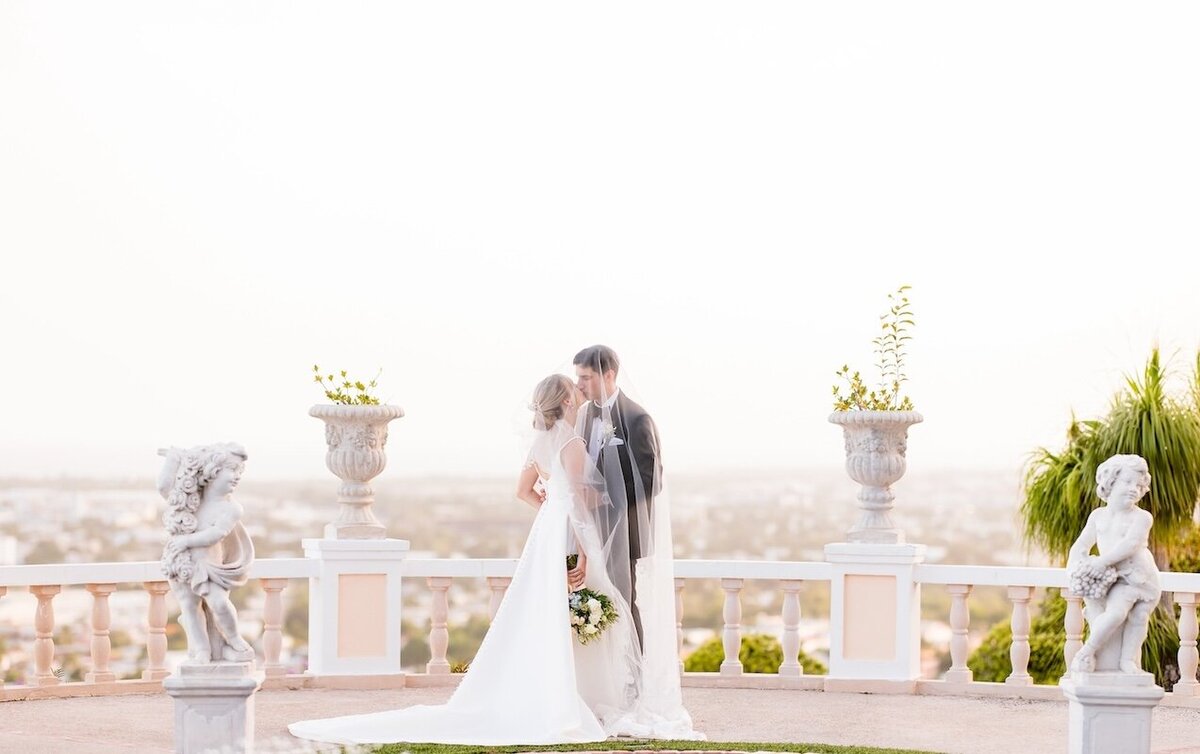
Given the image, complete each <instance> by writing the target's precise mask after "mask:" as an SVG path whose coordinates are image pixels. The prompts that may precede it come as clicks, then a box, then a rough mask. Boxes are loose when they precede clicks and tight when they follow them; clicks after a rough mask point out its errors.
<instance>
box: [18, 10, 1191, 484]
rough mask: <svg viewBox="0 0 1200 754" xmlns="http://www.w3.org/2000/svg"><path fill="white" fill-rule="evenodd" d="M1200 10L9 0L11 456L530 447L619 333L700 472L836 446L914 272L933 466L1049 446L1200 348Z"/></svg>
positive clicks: (396, 472)
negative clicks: (1146, 374)
mask: <svg viewBox="0 0 1200 754" xmlns="http://www.w3.org/2000/svg"><path fill="white" fill-rule="evenodd" d="M1197 21H1200V7H1197V6H1194V5H1187V4H1170V3H1168V4H1166V5H1156V6H1153V7H1145V8H1139V10H1138V12H1136V13H1124V12H1121V10H1120V9H1116V8H1103V7H1097V6H1094V5H1091V4H1083V3H1079V4H1061V5H1060V4H1055V5H1052V6H1047V5H1045V4H1040V3H1012V4H1007V5H1005V6H1004V7H1003V8H993V7H985V6H978V7H977V6H969V5H968V6H963V5H961V4H944V3H923V4H907V5H903V6H898V5H892V4H884V3H878V4H867V5H865V6H862V7H859V6H847V5H844V4H836V5H835V4H826V5H796V4H791V3H764V4H756V5H754V6H741V5H739V6H733V5H723V4H713V3H665V4H655V5H652V6H646V5H644V4H621V3H617V4H612V5H607V6H605V7H604V8H603V9H593V8H587V7H583V6H570V5H562V4H547V3H530V4H516V5H505V6H496V5H492V4H486V3H466V4H461V5H460V4H455V5H453V6H448V5H434V6H398V5H395V4H388V3H373V2H367V3H363V4H360V5H356V6H354V7H353V8H339V9H338V10H337V11H336V13H331V12H330V10H329V8H327V7H325V6H320V5H316V4H312V3H293V4H287V5H282V6H276V5H251V6H245V5H243V4H237V3H211V4H205V5H203V6H188V5H177V4H164V3H151V2H120V3H115V4H104V5H95V4H89V3H84V2H78V1H77V2H64V3H55V4H44V3H37V2H29V1H24V0H14V1H13V2H8V3H5V4H4V5H2V6H0V116H2V117H0V251H2V253H3V258H4V262H5V264H4V271H5V282H6V283H7V285H6V286H5V293H4V295H3V297H2V298H0V318H2V321H3V323H4V329H3V341H2V343H3V350H2V351H0V354H2V355H3V360H2V362H0V363H2V364H3V368H2V369H0V395H3V396H5V397H6V398H7V404H8V405H7V406H6V410H5V412H4V418H3V421H2V422H0V478H9V479H11V478H18V477H19V478H54V477H58V476H61V475H67V476H69V477H72V478H84V477H90V478H115V477H136V478H148V477H152V476H153V475H154V474H155V472H156V470H157V466H158V458H157V456H156V455H155V451H156V449H157V448H159V447H162V446H164V445H194V444H202V443H209V442H215V441H225V440H235V441H238V442H241V443H243V444H244V445H245V446H246V447H247V449H248V451H249V454H250V461H249V464H248V467H247V479H255V478H256V479H325V478H328V477H329V472H327V471H326V470H325V468H324V435H323V431H322V427H321V424H320V422H319V421H318V420H316V419H313V418H311V417H309V416H308V409H309V407H310V406H312V405H314V404H317V403H320V402H322V401H323V400H324V399H323V396H322V395H321V393H320V390H319V388H318V386H316V385H315V384H313V383H312V382H311V375H312V371H311V370H312V365H313V364H314V363H318V364H320V365H321V366H322V368H323V370H334V371H336V370H340V369H347V370H349V371H350V372H351V374H352V375H354V376H358V377H360V378H363V379H366V378H370V377H371V376H372V375H374V374H375V372H376V370H377V369H380V368H382V373H381V374H380V377H379V390H378V393H379V395H380V396H381V397H382V398H384V399H385V400H386V401H388V402H391V403H394V404H396V405H399V406H401V407H402V408H403V409H404V411H405V413H406V414H407V415H406V416H405V417H404V418H402V419H399V420H397V421H395V422H393V423H392V425H391V434H390V441H389V445H388V456H389V461H388V468H387V470H386V471H385V472H384V474H383V476H382V477H381V479H388V478H412V477H428V476H453V475H463V476H486V477H493V476H502V475H506V474H512V473H515V472H516V470H517V469H519V468H520V465H521V461H522V459H523V457H524V451H523V449H522V444H523V442H524V437H525V435H526V434H527V432H528V429H527V426H528V412H527V411H526V410H525V405H526V403H527V402H528V400H529V397H530V393H531V392H532V388H533V386H534V384H535V383H536V382H537V381H538V380H539V379H541V378H542V377H544V376H546V375H547V374H550V373H552V372H556V371H562V372H564V373H567V374H570V373H571V359H572V357H573V356H574V354H575V353H576V352H577V351H578V350H579V349H581V348H583V347H585V346H588V345H592V344H594V343H605V344H607V345H609V346H611V347H613V348H614V349H616V351H617V352H618V354H619V355H620V357H621V359H622V363H623V365H624V371H625V373H626V375H627V377H628V378H629V379H630V380H631V381H632V384H633V386H634V388H635V392H636V393H637V395H638V397H639V399H640V400H641V401H642V403H643V405H644V406H645V407H646V409H647V410H648V411H649V412H650V413H651V414H652V415H653V416H654V417H655V419H656V421H657V423H658V425H659V428H660V430H661V432H662V436H663V445H664V449H663V455H664V458H663V460H664V463H665V465H666V467H667V469H668V471H669V472H671V473H681V474H695V473H703V472H705V471H706V470H711V471H718V470H727V471H734V472H736V471H737V470H739V469H742V470H749V469H782V470H796V471H800V470H803V469H805V468H839V467H840V466H841V464H842V462H843V446H842V437H841V431H840V429H839V428H837V427H835V426H833V425H831V424H829V423H828V421H827V418H828V415H829V414H830V413H831V411H832V400H831V396H830V388H831V386H832V385H833V384H834V382H835V375H834V373H835V372H836V370H837V369H839V368H840V367H841V366H842V365H843V364H847V363H848V364H849V365H850V366H851V367H852V368H857V369H860V370H862V371H863V372H864V374H865V375H866V376H867V377H868V379H870V377H871V373H872V367H871V364H872V358H871V344H870V342H871V339H872V338H873V337H875V335H876V332H877V327H878V325H877V322H878V320H877V317H878V315H879V314H881V313H882V312H883V311H884V309H885V308H886V304H887V300H886V296H887V294H888V293H889V292H891V291H893V290H895V289H896V288H897V287H898V286H899V285H901V284H909V285H911V286H912V291H911V298H912V301H913V310H914V312H915V317H916V327H915V328H914V330H913V333H912V335H913V340H912V343H911V349H910V358H909V363H908V367H907V370H906V371H907V374H908V376H909V378H910V382H909V383H908V384H907V385H906V388H907V391H906V392H907V393H908V394H909V395H911V397H912V399H913V401H914V402H915V404H916V409H917V410H918V411H920V412H921V413H922V414H923V415H924V417H925V421H924V423H923V424H920V425H918V426H916V427H914V428H913V429H912V430H911V431H910V434H909V443H908V448H909V451H908V468H909V473H913V472H914V471H915V470H918V469H919V470H924V471H930V470H936V469H944V468H963V469H970V468H988V469H1001V470H1002V469H1013V470H1014V471H1015V470H1017V469H1019V468H1020V467H1021V466H1022V465H1023V464H1024V463H1025V462H1026V460H1027V458H1028V455H1029V453H1030V452H1032V451H1033V450H1034V449H1035V448H1037V447H1038V446H1047V447H1050V448H1052V449H1054V448H1058V447H1061V445H1062V442H1063V439H1064V436H1065V431H1066V427H1067V424H1068V422H1069V420H1070V417H1071V414H1072V412H1075V414H1076V415H1078V416H1079V417H1081V418H1086V417H1094V416H1099V415H1101V414H1102V413H1103V412H1104V411H1105V410H1106V408H1107V406H1108V403H1109V400H1110V399H1111V397H1112V395H1113V394H1114V393H1115V392H1116V391H1118V390H1119V389H1121V387H1122V385H1123V379H1124V375H1126V374H1135V373H1138V372H1140V370H1141V368H1142V366H1143V364H1144V362H1145V360H1146V358H1147V356H1148V355H1149V353H1150V349H1151V348H1152V346H1153V345H1154V344H1155V343H1159V344H1161V346H1162V347H1163V351H1164V354H1165V355H1168V356H1172V355H1173V361H1172V363H1173V365H1174V366H1175V367H1176V368H1177V369H1178V370H1179V371H1180V372H1181V373H1186V372H1187V371H1188V370H1190V369H1191V368H1192V367H1193V366H1194V364H1195V360H1196V352H1197V349H1198V348H1200V295H1197V291H1196V286H1197V284H1198V281H1200V226H1198V225H1197V224H1196V222H1195V216H1196V215H1195V212H1196V210H1195V208H1196V207H1197V206H1200V180H1197V176H1200V140H1197V139H1196V138H1195V134H1197V133H1200V100H1198V99H1197V98H1196V97H1194V96H1188V93H1189V92H1191V91H1193V90H1194V88H1195V79H1196V76H1195V72H1196V71H1198V70H1200V47H1198V46H1196V45H1195V44H1194V40H1192V39H1191V36H1192V30H1193V29H1195V28H1196V22H1197Z"/></svg>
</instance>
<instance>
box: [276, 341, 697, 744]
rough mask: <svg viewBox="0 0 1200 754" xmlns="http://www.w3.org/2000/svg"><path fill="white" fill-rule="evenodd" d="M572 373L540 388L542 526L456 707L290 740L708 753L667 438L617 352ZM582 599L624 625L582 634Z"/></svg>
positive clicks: (536, 405) (585, 356)
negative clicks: (685, 684) (696, 708)
mask: <svg viewBox="0 0 1200 754" xmlns="http://www.w3.org/2000/svg"><path fill="white" fill-rule="evenodd" d="M573 365H574V371H575V374H574V378H571V377H568V376H567V375H563V374H552V375H550V376H549V377H546V378H545V379H543V380H541V381H540V382H539V383H538V384H537V386H536V387H535V388H534V391H533V399H532V401H531V402H530V410H531V411H532V413H533V417H532V423H533V427H534V430H535V431H534V437H533V440H532V442H531V445H530V448H529V453H528V456H527V458H526V462H525V465H524V467H523V468H522V470H521V472H520V475H519V477H518V481H517V497H518V498H519V499H520V500H523V501H524V502H526V503H528V504H530V505H532V506H533V507H534V508H536V509H537V515H536V516H535V518H534V522H533V525H532V527H531V528H530V531H529V535H528V538H527V539H526V540H525V547H524V549H523V550H522V552H521V557H520V560H519V561H518V562H517V567H516V570H515V572H514V573H513V578H512V582H511V583H510V584H509V587H508V590H507V592H506V593H505V596H504V599H503V600H502V601H501V603H500V606H499V608H498V610H497V611H496V616H495V618H493V620H492V623H491V626H490V627H489V628H488V632H487V634H486V635H485V636H484V639H483V643H482V644H481V645H480V647H479V651H478V652H477V653H476V655H475V659H474V660H473V661H472V662H471V666H470V669H469V671H468V672H467V673H466V674H465V675H464V676H463V679H462V681H461V682H460V683H459V685H458V687H457V688H456V689H455V691H454V694H453V695H452V696H451V697H450V699H449V700H448V701H447V702H446V703H445V704H441V705H417V706H411V707H405V708H402V709H396V710H387V711H384V712H376V713H371V714H365V715H349V716H345V717H337V718H329V719H323V720H307V721H303V722H297V723H293V724H292V725H290V726H289V730H290V731H291V732H292V734H293V735H295V736H297V737H299V738H305V739H310V740H314V741H324V742H331V743H339V744H381V743H393V742H406V743H445V744H467V745H485V746H503V745H547V744H563V743H585V742H593V741H603V740H605V739H607V738H609V737H612V736H629V737H633V738H660V739H672V740H680V739H691V740H696V739H702V738H703V735H701V734H699V733H697V732H696V731H695V730H693V728H692V720H691V717H690V716H689V715H688V713H687V710H686V709H684V707H683V700H682V696H681V693H680V687H679V655H678V646H677V644H676V617H675V592H674V564H673V557H672V543H671V523H670V506H669V502H668V499H667V495H666V491H665V487H664V484H663V475H662V461H661V445H660V443H659V436H658V429H657V427H656V426H655V423H654V421H653V420H652V419H651V418H650V415H649V414H648V413H647V412H646V410H645V409H643V408H642V407H641V406H640V405H638V404H637V403H636V402H634V401H633V400H632V399H631V398H630V397H629V396H628V395H626V393H625V391H623V390H622V389H621V387H620V386H619V384H618V376H619V375H620V372H621V365H620V361H619V359H618V358H617V354H616V353H615V352H614V351H613V350H612V349H611V348H609V347H607V346H601V345H597V346H591V347H589V348H585V349H583V350H582V351H580V352H579V353H578V354H576V356H575V358H574V360H573ZM568 556H573V557H571V558H570V560H568ZM568 563H570V564H571V565H572V566H573V567H570V568H569V570H568V565H567V564H568ZM580 590H588V591H587V592H581V591H580ZM573 592H578V593H580V594H587V593H591V594H595V595H603V596H604V597H607V598H608V601H609V603H610V605H611V607H612V608H613V610H614V611H615V617H613V618H612V619H611V620H610V621H606V622H605V625H604V628H603V630H601V631H599V632H598V634H596V635H588V636H584V635H583V634H582V632H577V631H576V630H574V627H573V624H572V620H571V615H572V608H571V604H573V603H572V602H571V594H572V593H573ZM578 602H579V601H578V600H575V604H577V603H578ZM584 638H586V639H587V641H586V642H585V641H583V639H584Z"/></svg>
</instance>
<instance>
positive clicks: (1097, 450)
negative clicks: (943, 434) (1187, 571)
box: [1021, 348, 1200, 570]
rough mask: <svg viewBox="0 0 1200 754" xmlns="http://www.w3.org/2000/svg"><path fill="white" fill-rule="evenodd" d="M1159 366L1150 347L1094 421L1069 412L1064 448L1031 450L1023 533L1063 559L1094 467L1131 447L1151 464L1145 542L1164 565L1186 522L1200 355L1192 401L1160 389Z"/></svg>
mask: <svg viewBox="0 0 1200 754" xmlns="http://www.w3.org/2000/svg"><path fill="white" fill-rule="evenodd" d="M1167 376H1168V375H1167V373H1166V370H1164V369H1163V367H1162V363H1161V359H1160V357H1159V352H1158V348H1155V349H1154V350H1153V351H1152V352H1151V354H1150V359H1149V360H1148V361H1147V362H1146V367H1145V369H1144V370H1143V372H1142V376H1141V378H1140V379H1138V378H1136V377H1126V379H1125V383H1126V385H1125V390H1123V391H1122V392H1120V393H1118V394H1117V395H1116V396H1115V397H1114V398H1113V402H1112V406H1111V408H1110V409H1109V412H1108V415H1107V416H1106V417H1105V418H1104V419H1103V420H1101V421H1078V420H1075V419H1074V418H1072V421H1071V426H1070V428H1069V429H1068V431H1067V447H1066V448H1065V449H1064V450H1063V451H1061V452H1060V453H1052V452H1050V451H1049V450H1047V449H1046V448H1039V449H1038V450H1037V451H1035V453H1034V456H1033V458H1032V460H1031V462H1030V465H1029V467H1028V470H1027V472H1026V475H1025V501H1024V503H1022V505H1021V515H1022V517H1023V518H1024V519H1025V539H1026V542H1027V543H1030V544H1036V545H1038V546H1040V547H1041V548H1042V549H1044V550H1045V551H1046V552H1047V553H1048V554H1049V555H1050V556H1051V557H1054V558H1056V559H1057V560H1058V561H1059V562H1061V563H1065V562H1066V559H1067V552H1068V551H1069V550H1070V548H1071V544H1072V543H1073V542H1074V541H1075V538H1076V537H1077V536H1078V535H1079V532H1080V531H1082V529H1083V526H1084V524H1086V523H1087V518H1088V516H1089V515H1090V514H1091V512H1092V511H1093V510H1094V509H1095V508H1097V507H1098V506H1099V505H1100V499H1099V498H1098V497H1097V496H1096V467H1097V466H1099V465H1100V463H1101V462H1103V461H1104V460H1105V459H1107V458H1109V457H1111V456H1113V455H1116V454H1118V453H1134V454H1137V455H1139V456H1141V457H1143V458H1145V459H1146V463H1147V465H1149V467H1150V476H1151V482H1150V492H1149V494H1147V495H1146V497H1145V498H1143V499H1142V501H1141V506H1142V507H1143V508H1145V509H1146V510H1148V511H1150V512H1151V513H1152V514H1153V515H1154V529H1153V530H1152V531H1151V533H1150V539H1151V547H1152V549H1153V550H1154V553H1155V559H1156V560H1157V561H1158V565H1159V568H1162V569H1164V570H1166V568H1167V565H1168V562H1169V557H1168V556H1169V548H1170V545H1171V544H1172V543H1173V542H1174V541H1175V540H1176V539H1177V538H1178V537H1179V535H1180V534H1182V533H1184V532H1185V531H1186V530H1187V529H1189V528H1190V527H1191V525H1192V514H1193V512H1194V511H1195V508H1196V502H1197V499H1198V498H1200V410H1198V408H1200V355H1198V357H1197V372H1196V374H1194V375H1193V379H1192V392H1193V394H1194V396H1195V398H1196V401H1195V402H1194V403H1192V402H1188V401H1184V400H1180V399H1179V398H1177V397H1175V396H1173V395H1171V394H1170V393H1169V392H1168V391H1167V387H1166V381H1167Z"/></svg>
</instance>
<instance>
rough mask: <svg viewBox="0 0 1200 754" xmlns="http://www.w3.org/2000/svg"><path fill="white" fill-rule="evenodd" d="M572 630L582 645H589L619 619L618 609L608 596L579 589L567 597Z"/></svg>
mask: <svg viewBox="0 0 1200 754" xmlns="http://www.w3.org/2000/svg"><path fill="white" fill-rule="evenodd" d="M567 610H568V612H569V614H570V619H571V628H572V630H573V631H574V632H575V638H576V639H578V640H579V642H580V643H581V644H587V643H588V642H589V641H591V640H592V639H595V638H596V637H597V636H599V635H600V634H601V633H603V632H604V630H605V629H607V628H608V627H609V626H610V625H612V622H613V621H615V620H616V619H617V609H616V607H615V606H614V605H613V602H612V600H611V599H609V598H608V596H607V595H605V594H601V593H599V592H594V591H592V590H591V589H587V588H584V589H579V590H576V591H574V592H571V594H570V595H569V596H568V597H567Z"/></svg>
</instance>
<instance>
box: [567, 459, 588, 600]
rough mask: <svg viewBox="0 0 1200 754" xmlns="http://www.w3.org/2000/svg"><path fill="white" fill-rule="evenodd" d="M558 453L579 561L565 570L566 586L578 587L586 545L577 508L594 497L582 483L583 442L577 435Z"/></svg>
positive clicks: (584, 575) (584, 574)
mask: <svg viewBox="0 0 1200 754" xmlns="http://www.w3.org/2000/svg"><path fill="white" fill-rule="evenodd" d="M560 455H561V457H562V464H563V471H565V472H566V474H567V480H568V481H569V482H570V483H571V497H572V500H571V522H572V525H571V534H572V535H573V536H574V537H575V542H576V544H577V545H578V554H579V561H578V562H577V563H576V564H575V567H574V568H572V569H571V570H569V571H567V588H568V589H579V588H580V587H582V586H583V584H584V581H585V579H586V578H587V554H586V553H587V547H585V546H584V543H583V537H582V536H581V535H580V531H579V530H580V528H581V527H582V526H585V525H586V524H585V522H584V521H581V520H580V518H581V516H580V515H579V514H580V510H579V508H580V507H582V508H583V509H585V510H586V509H587V508H588V507H590V505H589V503H590V502H591V500H592V498H594V493H593V492H592V491H591V490H589V489H588V487H587V485H586V484H584V483H583V477H584V469H585V468H586V463H587V448H586V446H585V445H584V444H583V440H582V439H581V438H578V437H576V438H575V439H573V440H571V441H570V442H568V443H567V444H566V445H565V446H563V449H562V451H561V454H560Z"/></svg>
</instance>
